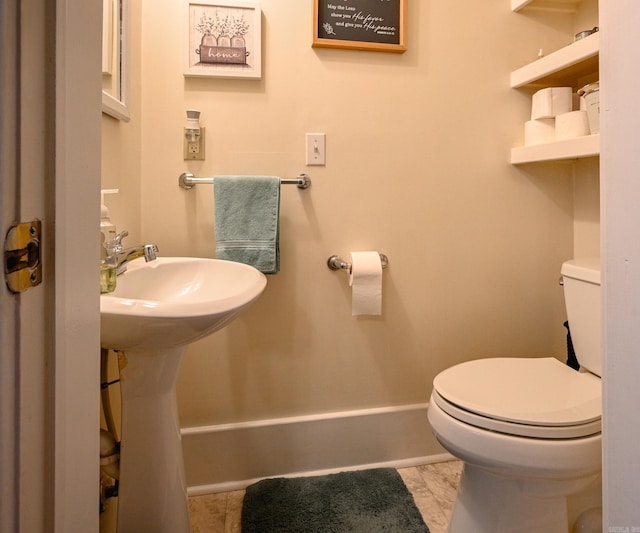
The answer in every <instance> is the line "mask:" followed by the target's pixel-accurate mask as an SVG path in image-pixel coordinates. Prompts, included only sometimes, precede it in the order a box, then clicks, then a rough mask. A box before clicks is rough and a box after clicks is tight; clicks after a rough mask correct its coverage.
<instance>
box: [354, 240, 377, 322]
mask: <svg viewBox="0 0 640 533" xmlns="http://www.w3.org/2000/svg"><path fill="white" fill-rule="evenodd" d="M350 255H351V273H350V274H349V286H350V287H351V314H352V315H353V316H358V315H381V314H382V263H381V262H380V254H379V253H378V252H351V254H350Z"/></svg>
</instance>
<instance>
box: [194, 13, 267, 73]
mask: <svg viewBox="0 0 640 533" xmlns="http://www.w3.org/2000/svg"><path fill="white" fill-rule="evenodd" d="M188 4H189V12H188V31H187V39H186V42H187V51H186V52H187V53H186V56H187V67H186V69H185V72H184V75H185V76H200V77H220V78H253V79H260V77H261V65H262V53H261V22H262V21H261V11H260V3H259V2H256V1H251V0H220V1H215V0H189V3H188Z"/></svg>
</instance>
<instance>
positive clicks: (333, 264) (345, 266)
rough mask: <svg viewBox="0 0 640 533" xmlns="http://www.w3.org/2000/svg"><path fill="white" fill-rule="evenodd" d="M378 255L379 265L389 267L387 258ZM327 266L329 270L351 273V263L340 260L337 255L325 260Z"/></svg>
mask: <svg viewBox="0 0 640 533" xmlns="http://www.w3.org/2000/svg"><path fill="white" fill-rule="evenodd" d="M378 254H379V255H380V264H381V265H382V268H387V267H388V266H389V258H388V257H387V256H386V255H385V254H381V253H380V252H378ZM327 266H328V267H329V268H330V269H331V270H346V271H347V272H351V263H349V262H348V261H345V260H344V259H342V258H341V257H340V256H339V255H332V256H331V257H329V259H327Z"/></svg>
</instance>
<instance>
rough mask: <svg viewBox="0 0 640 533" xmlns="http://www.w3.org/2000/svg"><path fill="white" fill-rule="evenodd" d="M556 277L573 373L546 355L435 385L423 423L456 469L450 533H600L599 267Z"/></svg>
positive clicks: (584, 265)
mask: <svg viewBox="0 0 640 533" xmlns="http://www.w3.org/2000/svg"><path fill="white" fill-rule="evenodd" d="M561 274H562V277H561V280H562V282H563V288H564V298H565V306H566V309H567V316H568V320H569V327H570V328H571V337H572V341H573V346H574V349H575V352H576V356H577V358H578V361H579V363H580V365H581V368H580V371H579V372H578V371H576V370H574V369H572V368H570V367H569V366H567V365H566V364H564V363H563V362H561V361H559V360H558V359H556V358H553V357H542V358H489V359H479V360H474V361H469V362H466V363H462V364H459V365H456V366H453V367H451V368H448V369H447V370H444V371H443V372H441V373H440V374H438V375H437V376H436V378H435V379H434V382H433V393H432V395H431V400H430V402H429V408H428V411H427V412H428V419H429V424H430V425H431V428H432V430H433V432H434V434H435V436H436V438H437V439H438V441H439V442H440V443H441V444H442V446H444V448H445V449H446V450H447V451H448V452H449V453H451V454H452V455H454V456H455V457H457V458H459V459H461V460H462V461H463V462H464V469H463V473H462V478H461V480H460V485H459V488H458V494H457V498H456V502H455V505H454V508H453V513H452V516H451V521H450V525H449V532H450V533H485V532H487V533H488V532H491V533H501V532H504V533H512V532H514V531H518V532H535V533H539V532H542V531H544V532H545V533H556V532H557V533H567V532H571V531H576V532H577V531H581V532H582V531H585V532H589V531H600V530H601V518H600V516H601V511H600V507H601V488H600V487H601V478H600V473H601V440H602V439H601V433H600V431H601V414H602V408H601V404H602V393H601V378H600V376H601V375H602V350H601V325H600V324H601V322H600V316H601V310H600V302H601V293H600V262H599V259H575V260H572V261H567V262H565V263H564V264H563V265H562V269H561Z"/></svg>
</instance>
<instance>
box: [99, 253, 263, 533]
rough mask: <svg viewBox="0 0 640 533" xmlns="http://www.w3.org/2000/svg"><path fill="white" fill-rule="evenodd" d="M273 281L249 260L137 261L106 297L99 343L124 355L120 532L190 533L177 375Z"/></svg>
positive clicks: (120, 357) (121, 366)
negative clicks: (199, 343)
mask: <svg viewBox="0 0 640 533" xmlns="http://www.w3.org/2000/svg"><path fill="white" fill-rule="evenodd" d="M266 284H267V279H266V277H265V276H264V275H263V274H262V273H261V272H259V271H258V270H256V269H255V268H253V267H251V266H248V265H244V264H242V263H235V262H231V261H221V260H218V259H200V258H189V257H159V258H157V259H155V260H154V261H150V262H148V263H145V261H144V258H140V259H136V260H134V261H131V262H130V263H129V265H128V268H127V271H126V272H125V273H124V274H121V275H120V276H118V279H117V285H116V290H115V291H114V292H112V293H110V294H103V295H102V296H100V343H101V345H102V348H110V349H114V350H118V368H119V373H120V396H121V400H122V420H121V446H120V464H119V476H120V477H119V483H120V484H119V486H118V524H117V530H118V532H119V533H138V532H140V531H153V532H154V533H190V532H191V526H190V523H189V509H188V504H187V484H186V478H185V473H184V464H183V460H182V441H181V435H180V420H179V418H178V407H177V403H176V393H175V383H176V378H177V376H178V372H179V370H180V365H181V362H182V359H183V356H184V353H185V351H186V348H187V344H189V343H191V342H193V341H196V340H198V339H200V338H202V337H205V336H206V335H209V334H211V333H213V332H214V331H217V330H219V329H220V328H222V327H223V326H225V325H226V324H227V323H229V321H231V320H232V319H233V318H234V317H236V316H237V315H238V314H239V313H240V312H241V311H242V310H243V309H245V308H246V307H247V306H249V305H250V304H251V303H252V302H253V301H254V300H255V299H256V298H258V296H260V294H261V293H262V291H263V290H264V288H265V286H266ZM212 386H215V384H214V383H212Z"/></svg>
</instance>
